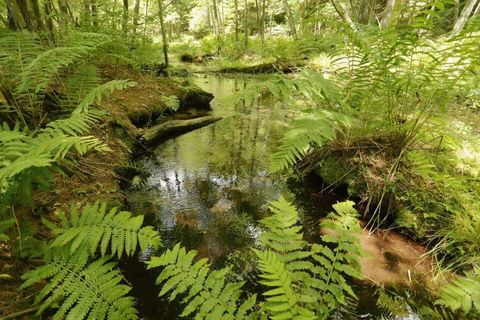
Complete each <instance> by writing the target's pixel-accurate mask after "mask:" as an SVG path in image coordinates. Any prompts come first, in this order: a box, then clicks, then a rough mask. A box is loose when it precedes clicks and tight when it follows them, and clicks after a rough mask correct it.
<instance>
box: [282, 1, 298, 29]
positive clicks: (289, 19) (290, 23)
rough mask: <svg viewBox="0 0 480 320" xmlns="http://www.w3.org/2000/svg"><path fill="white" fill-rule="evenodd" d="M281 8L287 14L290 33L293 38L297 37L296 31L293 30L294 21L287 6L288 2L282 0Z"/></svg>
mask: <svg viewBox="0 0 480 320" xmlns="http://www.w3.org/2000/svg"><path fill="white" fill-rule="evenodd" d="M282 2H283V7H284V8H285V11H286V12H287V18H288V24H289V26H290V33H291V34H292V36H293V37H294V38H296V37H297V30H296V29H295V21H294V20H293V14H292V9H290V5H289V4H288V0H283V1H282Z"/></svg>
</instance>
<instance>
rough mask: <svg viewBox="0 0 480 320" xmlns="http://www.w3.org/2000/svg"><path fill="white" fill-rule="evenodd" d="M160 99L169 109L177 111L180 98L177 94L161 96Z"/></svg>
mask: <svg viewBox="0 0 480 320" xmlns="http://www.w3.org/2000/svg"><path fill="white" fill-rule="evenodd" d="M162 101H163V103H165V106H166V107H167V108H168V109H170V110H171V111H177V110H178V108H180V100H179V99H178V97H177V96H175V95H171V96H162Z"/></svg>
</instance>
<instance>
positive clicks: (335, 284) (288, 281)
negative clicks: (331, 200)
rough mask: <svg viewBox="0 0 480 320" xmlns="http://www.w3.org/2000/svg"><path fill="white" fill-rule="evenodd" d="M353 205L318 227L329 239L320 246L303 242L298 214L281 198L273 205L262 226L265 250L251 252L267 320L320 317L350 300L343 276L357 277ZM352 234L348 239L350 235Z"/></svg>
mask: <svg viewBox="0 0 480 320" xmlns="http://www.w3.org/2000/svg"><path fill="white" fill-rule="evenodd" d="M352 205H353V202H343V203H339V204H336V205H335V206H334V209H335V211H336V213H332V214H330V216H329V219H326V220H325V221H324V222H323V223H322V225H321V226H322V228H325V229H328V230H329V231H330V232H332V234H326V235H324V236H322V240H323V241H324V242H325V243H329V244H331V245H332V248H330V246H325V245H321V244H314V245H311V246H310V245H308V244H307V243H306V242H305V241H304V240H302V234H301V233H300V230H301V227H300V226H298V225H297V223H298V213H297V211H296V210H295V208H294V207H293V206H292V205H291V204H289V203H288V202H287V201H285V199H283V198H280V200H279V201H277V202H273V203H272V204H271V206H270V210H271V211H272V212H273V215H272V216H271V217H268V218H265V219H263V220H262V221H261V222H262V224H263V225H264V226H266V227H267V231H266V232H265V233H263V234H262V235H261V237H260V241H261V243H262V244H263V245H264V246H265V249H263V250H256V253H257V256H258V258H259V268H260V271H261V272H262V273H261V275H260V277H261V278H263V280H262V281H261V283H262V284H264V285H265V286H267V287H269V289H270V290H268V291H266V292H265V293H264V295H265V297H266V302H267V304H266V309H267V310H268V311H269V312H270V314H271V317H272V319H295V318H296V317H301V318H302V319H317V318H325V317H327V316H328V314H329V313H330V312H331V311H332V310H334V309H335V307H336V306H337V305H338V304H340V305H342V304H343V305H345V304H346V303H347V302H346V300H345V297H346V296H347V295H350V296H351V297H355V295H354V293H353V291H352V289H351V288H350V286H349V285H348V284H347V280H346V277H350V276H351V277H356V278H358V277H360V272H359V270H360V265H359V262H358V257H359V256H360V255H361V254H362V253H361V251H360V250H359V246H358V239H357V238H356V237H355V234H354V232H358V231H359V227H358V222H357V221H356V219H355V217H356V215H357V213H356V211H355V209H353V207H352ZM352 233H353V234H352Z"/></svg>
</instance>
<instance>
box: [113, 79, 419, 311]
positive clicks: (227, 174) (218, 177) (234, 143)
mask: <svg viewBox="0 0 480 320" xmlns="http://www.w3.org/2000/svg"><path fill="white" fill-rule="evenodd" d="M192 81H193V82H194V83H195V84H196V85H198V86H199V87H201V88H202V89H204V90H205V91H208V92H211V93H213V94H214V96H215V97H216V99H215V100H214V101H213V102H212V114H213V115H215V116H222V117H223V119H222V120H221V121H218V122H216V123H214V124H212V125H209V126H207V127H204V128H201V129H198V130H195V131H192V132H189V133H187V134H184V135H181V136H178V137H175V138H173V139H170V140H167V141H165V142H164V143H162V144H161V145H159V146H158V147H157V148H155V150H154V152H153V153H152V154H151V155H149V156H148V157H145V158H143V159H141V160H139V166H140V168H141V169H142V170H143V171H144V172H146V175H145V179H144V181H143V183H142V184H141V185H140V186H137V187H132V188H130V189H129V190H127V199H128V209H129V210H130V211H132V212H135V213H138V214H144V215H145V216H146V220H147V222H148V223H150V224H153V225H155V226H157V228H158V229H159V230H160V232H161V234H162V241H163V245H164V247H171V246H173V245H174V244H175V243H177V242H181V243H182V244H183V245H184V246H186V247H187V248H188V249H196V250H197V251H198V252H199V256H201V257H206V258H209V259H210V260H211V261H212V263H213V265H214V267H215V266H217V267H221V266H224V265H225V264H226V263H228V264H229V265H230V266H232V267H233V270H234V272H235V273H236V274H238V276H239V277H240V278H243V279H244V280H246V281H247V285H246V286H247V289H251V290H255V288H254V287H252V286H254V284H253V281H249V280H250V279H249V277H250V276H251V275H250V274H249V272H248V271H249V265H248V261H249V256H250V255H251V251H250V250H248V247H249V246H251V245H253V244H255V242H256V241H257V237H258V234H259V229H258V221H259V220H260V219H261V218H262V217H264V216H265V215H268V203H269V202H270V201H272V200H276V199H278V198H279V196H280V195H283V196H284V197H285V198H287V199H288V200H290V201H293V203H294V204H295V205H296V206H297V208H298V211H299V213H300V217H301V222H302V224H303V227H304V233H305V237H306V239H307V240H309V241H318V239H319V234H318V233H319V228H318V224H319V219H320V218H321V217H322V216H324V215H325V214H326V213H328V212H329V211H330V210H331V205H332V204H333V203H335V202H337V201H342V200H344V198H345V196H344V194H343V193H341V192H340V193H338V194H335V193H331V194H329V195H323V196H322V197H321V198H318V197H314V196H312V193H313V191H312V190H315V184H316V183H317V182H318V181H316V180H315V178H314V177H310V178H307V179H306V180H305V181H297V180H295V179H294V178H287V177H285V175H270V174H268V166H269V159H270V155H271V154H272V152H273V151H274V150H275V148H276V147H277V145H278V140H279V139H280V137H281V136H282V133H283V132H284V131H285V128H286V123H288V122H289V120H290V119H291V118H292V116H293V115H294V114H295V110H292V109H291V108H290V109H289V107H288V106H286V105H281V104H273V103H272V102H271V101H270V100H269V99H268V98H261V99H259V100H258V101H257V102H255V103H253V104H252V105H246V104H245V103H238V104H237V105H234V104H233V103H229V102H227V100H226V99H224V98H226V97H228V96H229V95H230V94H232V93H234V92H237V91H239V90H242V89H243V88H244V87H245V86H246V85H247V83H252V82H254V81H258V78H255V77H248V76H244V77H242V76H238V75H237V76H236V77H235V78H233V77H232V78H229V77H219V76H210V75H208V76H205V75H201V76H196V77H194V78H193V79H192ZM143 258H145V257H143ZM141 259H142V257H140V260H141ZM138 260H139V259H138V257H137V258H132V259H130V260H126V261H124V262H123V263H122V268H123V269H124V270H125V272H126V277H127V280H128V281H129V282H130V283H132V284H133V287H134V289H133V291H132V293H133V295H134V296H136V298H137V301H138V306H137V307H138V309H139V310H140V313H141V316H142V317H144V318H145V319H176V318H178V315H179V314H180V310H181V309H180V308H179V306H178V305H176V304H175V303H173V302H168V301H166V300H164V299H163V298H158V292H159V289H158V287H155V285H154V283H155V281H154V279H155V272H150V271H145V270H144V267H143V266H142V263H141V262H139V261H138ZM353 286H354V288H355V290H356V293H357V295H358V297H359V299H358V301H357V302H353V301H352V305H351V306H349V307H348V308H346V309H342V310H339V311H338V312H337V314H335V315H334V316H333V318H335V319H412V320H413V319H420V318H419V317H418V316H416V315H415V314H414V313H413V311H412V308H411V307H410V306H407V308H406V309H407V310H408V311H407V312H406V313H405V312H404V313H403V314H392V313H391V312H385V311H382V310H381V308H379V307H377V304H376V301H377V298H378V290H376V289H375V288H374V286H372V285H369V284H366V283H363V282H362V283H355V284H354V285H353ZM405 292H406V294H409V292H407V291H405V290H404V291H402V294H405Z"/></svg>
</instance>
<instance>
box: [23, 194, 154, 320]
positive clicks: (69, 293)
mask: <svg viewBox="0 0 480 320" xmlns="http://www.w3.org/2000/svg"><path fill="white" fill-rule="evenodd" d="M59 218H60V221H61V225H60V226H56V225H55V224H53V223H52V222H49V221H47V220H45V219H44V220H43V221H44V223H45V224H46V225H47V226H48V227H49V228H51V229H52V230H53V231H54V235H55V237H54V239H53V240H52V241H51V242H50V243H49V245H48V247H47V248H46V249H45V253H44V254H43V256H44V261H45V264H44V265H42V266H40V267H38V268H36V269H34V270H32V271H29V272H27V273H26V274H24V275H23V276H22V278H23V279H24V281H25V282H24V284H23V285H22V288H28V287H30V286H32V285H33V284H34V283H37V282H40V281H45V280H47V281H48V282H47V284H46V285H45V286H44V287H43V289H42V290H41V291H40V292H39V293H38V294H37V296H36V303H39V304H40V309H39V311H38V313H39V314H40V313H42V312H43V311H44V310H45V309H47V308H51V307H55V306H56V305H58V310H57V311H56V313H55V315H54V317H53V318H54V319H63V318H66V319H74V320H82V319H95V320H102V319H112V320H117V319H118V320H120V319H122V320H123V319H137V311H136V310H135V308H134V299H133V298H132V297H129V296H127V294H128V292H129V291H130V289H131V288H130V287H129V286H127V285H125V284H122V279H123V277H122V274H121V272H120V271H119V270H118V269H117V268H116V263H115V262H110V261H109V260H110V259H111V258H113V256H114V255H115V254H116V255H117V256H118V257H119V258H120V257H121V256H122V255H123V254H124V253H125V254H127V255H130V256H131V255H133V254H134V253H135V252H136V251H137V248H138V247H140V249H142V250H145V249H146V248H147V247H148V246H151V247H158V246H159V245H160V237H159V234H158V232H156V231H155V230H154V229H153V228H152V227H149V226H147V227H143V228H142V222H143V216H138V217H131V213H129V212H124V211H122V212H118V210H117V208H112V209H111V210H109V211H107V205H106V204H101V203H99V202H96V203H95V204H93V205H86V206H85V208H84V209H83V211H82V214H79V212H78V211H77V209H75V208H74V207H73V209H72V211H71V213H70V218H67V217H66V216H65V215H64V214H60V215H59ZM98 247H100V250H99V251H100V252H98V250H97V248H98ZM108 248H110V250H107V249H108ZM107 251H110V252H109V253H110V254H109V255H107ZM96 253H99V254H100V258H99V259H98V258H97V259H96V260H93V261H90V257H91V256H95V254H96ZM92 259H94V258H92Z"/></svg>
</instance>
